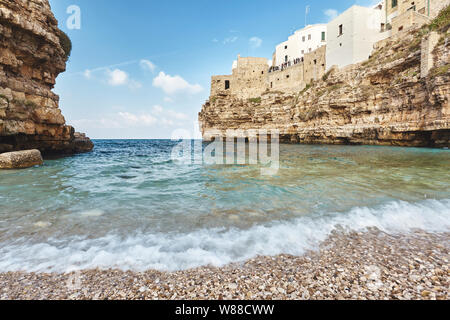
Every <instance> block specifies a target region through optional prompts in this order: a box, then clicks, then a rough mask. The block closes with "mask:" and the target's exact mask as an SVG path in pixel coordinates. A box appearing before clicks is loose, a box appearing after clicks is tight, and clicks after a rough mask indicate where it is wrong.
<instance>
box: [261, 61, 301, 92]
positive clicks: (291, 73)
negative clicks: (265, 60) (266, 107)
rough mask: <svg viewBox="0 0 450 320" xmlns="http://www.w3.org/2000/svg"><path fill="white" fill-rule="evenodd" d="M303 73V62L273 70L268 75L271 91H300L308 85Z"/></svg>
mask: <svg viewBox="0 0 450 320" xmlns="http://www.w3.org/2000/svg"><path fill="white" fill-rule="evenodd" d="M303 75H304V70H303V63H299V64H296V65H294V66H292V67H289V68H287V69H284V70H282V71H274V72H271V73H269V76H268V88H269V90H271V91H283V92H298V91H300V90H302V89H303V88H304V87H305V85H306V84H305V81H304V77H303Z"/></svg>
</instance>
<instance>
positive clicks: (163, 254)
mask: <svg viewBox="0 0 450 320" xmlns="http://www.w3.org/2000/svg"><path fill="white" fill-rule="evenodd" d="M338 227H339V229H340V230H344V231H364V230H365V229H367V228H368V227H376V228H379V229H380V230H382V231H385V232H388V233H407V232H411V231H413V230H415V229H421V230H425V231H428V232H448V231H449V230H450V199H446V200H426V201H423V202H419V203H407V202H401V201H397V202H391V203H388V204H386V205H382V206H378V207H375V208H368V207H359V208H353V209H352V210H350V211H349V212H346V213H327V214H320V215H311V216H305V217H302V218H298V219H295V220H291V221H282V222H281V221H279V222H271V223H269V224H266V225H258V226H254V227H252V228H250V229H246V230H241V229H202V230H197V231H195V232H192V233H184V234H179V233H178V234H175V233H174V234H135V235H130V236H128V237H121V236H118V235H115V234H110V235H108V236H106V237H101V238H97V239H92V238H91V239H80V238H71V239H49V241H48V242H47V243H38V244H31V243H28V242H27V241H25V240H24V241H23V242H22V243H20V244H18V242H17V241H15V242H14V243H10V244H8V243H3V244H0V245H1V249H0V271H2V272H5V271H28V272H42V271H46V272H66V271H68V270H81V269H93V268H104V269H106V268H117V269H122V270H133V271H144V270H149V269H157V270H162V271H174V270H182V269H188V268H194V267H198V266H204V265H213V266H223V265H225V264H228V263H230V262H239V261H244V260H247V259H250V258H253V257H255V256H258V255H278V254H282V253H284V254H292V255H302V254H303V253H305V251H307V250H310V249H312V250H314V249H317V248H318V245H319V244H320V243H321V242H322V241H324V240H325V239H326V238H327V237H328V236H329V235H330V234H331V232H332V231H333V230H335V229H336V228H338Z"/></svg>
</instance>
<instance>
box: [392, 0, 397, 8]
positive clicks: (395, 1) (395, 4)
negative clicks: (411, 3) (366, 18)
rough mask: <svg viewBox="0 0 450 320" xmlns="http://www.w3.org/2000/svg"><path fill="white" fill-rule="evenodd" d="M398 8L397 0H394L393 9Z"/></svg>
mask: <svg viewBox="0 0 450 320" xmlns="http://www.w3.org/2000/svg"><path fill="white" fill-rule="evenodd" d="M396 6H397V0H392V8H395V7H396Z"/></svg>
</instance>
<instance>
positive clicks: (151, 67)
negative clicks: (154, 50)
mask: <svg viewBox="0 0 450 320" xmlns="http://www.w3.org/2000/svg"><path fill="white" fill-rule="evenodd" d="M139 65H140V66H141V68H142V69H144V70H148V71H151V72H155V69H156V65H155V64H154V63H153V62H151V61H149V60H145V59H142V60H141V61H140V62H139Z"/></svg>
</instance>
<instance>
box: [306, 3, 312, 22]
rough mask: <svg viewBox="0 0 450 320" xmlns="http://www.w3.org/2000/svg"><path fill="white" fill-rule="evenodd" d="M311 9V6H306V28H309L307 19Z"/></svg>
mask: <svg viewBox="0 0 450 320" xmlns="http://www.w3.org/2000/svg"><path fill="white" fill-rule="evenodd" d="M310 8H311V7H310V6H306V9H305V27H306V26H307V24H306V21H307V17H308V14H309V11H310V10H309V9H310Z"/></svg>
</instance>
